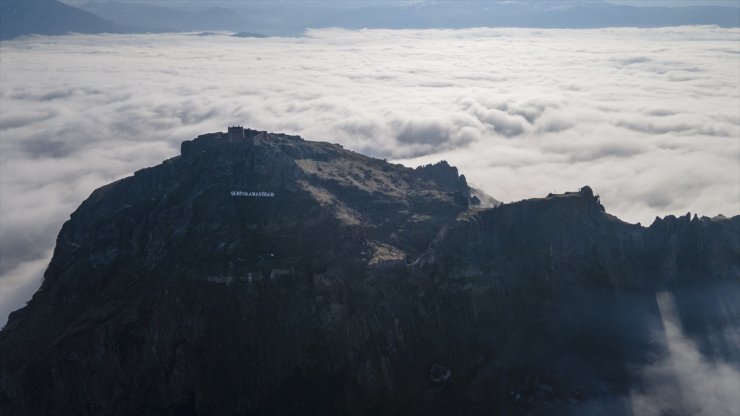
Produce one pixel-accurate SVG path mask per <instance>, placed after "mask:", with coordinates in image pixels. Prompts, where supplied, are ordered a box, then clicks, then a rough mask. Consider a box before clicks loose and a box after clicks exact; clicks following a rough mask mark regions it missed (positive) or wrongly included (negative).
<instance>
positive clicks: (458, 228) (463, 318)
mask: <svg viewBox="0 0 740 416" xmlns="http://www.w3.org/2000/svg"><path fill="white" fill-rule="evenodd" d="M476 201H477V199H476V198H474V197H472V196H471V194H470V189H469V188H468V186H467V184H466V182H465V178H464V176H459V175H458V172H457V169H456V168H454V167H451V166H449V165H448V164H447V163H446V162H441V163H439V164H436V165H430V166H425V167H421V168H417V169H409V168H406V167H403V166H400V165H393V164H389V163H386V162H384V161H381V160H377V159H372V158H368V157H365V156H362V155H359V154H356V153H354V152H351V151H347V150H344V149H342V148H341V147H340V146H338V145H333V144H328V143H318V142H308V141H304V140H302V139H300V138H298V137H293V136H285V135H277V134H268V133H265V132H257V131H252V130H247V131H246V137H245V138H243V139H233V138H232V139H229V138H228V136H226V135H222V134H219V133H216V134H210V135H204V136H200V137H198V138H197V139H195V140H192V141H189V142H184V143H183V146H182V154H181V156H178V157H175V158H172V159H170V160H167V161H165V162H164V163H163V164H161V165H159V166H156V167H153V168H148V169H144V170H141V171H138V172H136V174H135V175H134V176H132V177H129V178H125V179H122V180H120V181H117V182H115V183H112V184H110V185H107V186H105V187H103V188H100V189H98V190H96V191H95V192H94V193H93V194H92V195H91V196H90V197H89V198H88V199H87V200H86V201H85V202H84V203H83V204H82V205H81V206H80V207H79V208H78V209H77V211H75V212H74V213H73V214H72V216H71V219H70V220H69V221H68V222H67V223H66V224H65V225H64V226H63V228H62V230H61V232H60V234H59V237H58V239H57V246H56V249H55V253H54V256H53V259H52V261H51V264H50V265H49V268H48V270H47V272H46V274H45V277H44V282H43V285H42V287H41V289H40V290H39V291H38V292H37V293H36V294H35V295H34V297H33V299H32V300H31V302H29V304H28V306H26V307H25V308H23V309H21V310H19V311H17V312H15V313H13V314H12V315H11V317H10V320H9V322H8V325H7V326H6V328H5V329H4V330H3V331H2V332H0V411H2V413H3V414H8V415H14V414H29V413H31V414H33V413H36V414H270V415H272V414H306V415H313V414H317V415H318V414H490V412H492V411H493V412H502V413H508V414H518V413H522V412H526V411H533V410H534V411H538V409H550V410H552V409H553V406H555V408H558V406H559V404H563V403H567V401H568V399H569V397H570V398H571V399H572V397H571V396H572V391H574V390H575V389H578V391H579V393H578V394H579V395H583V397H589V395H590V396H595V395H597V394H605V393H604V392H606V394H615V395H618V394H620V393H621V392H624V391H625V389H627V388H629V385H630V383H631V382H632V381H633V380H632V375H631V374H630V372H629V366H630V365H633V364H634V363H639V362H642V361H644V360H645V359H646V357H647V355H648V354H649V353H650V351H652V350H651V348H652V347H651V344H650V342H651V341H650V327H649V323H648V321H649V320H648V319H647V318H646V317H647V316H648V315H649V314H650V313H651V312H655V310H656V306H655V297H654V294H655V292H656V291H659V290H672V291H674V292H675V293H677V294H680V293H687V294H690V293H692V292H691V290H693V288H694V287H696V286H705V287H707V286H713V285H723V287H725V286H728V287H731V288H736V287H737V284H738V282H739V281H740V217H734V218H731V219H714V220H711V219H707V218H702V219H698V218H693V219H692V218H689V217H688V216H687V217H681V218H675V217H667V218H665V219H662V220H656V222H655V223H654V224H653V225H651V226H650V227H649V228H643V227H640V226H638V225H630V224H626V223H623V222H621V221H620V220H618V219H617V218H615V217H613V216H610V215H609V214H606V213H605V211H604V208H603V207H602V206H601V205H600V204H599V202H598V197H595V196H594V195H593V193H592V191H591V190H590V188H588V187H585V188H583V189H582V190H580V191H578V192H573V193H566V194H563V195H551V196H548V197H546V198H542V199H533V200H526V201H521V202H517V203H513V204H506V205H502V206H499V207H496V208H491V209H479V208H476V206H475V205H474V203H475V202H476ZM725 293H731V294H732V296H734V294H735V292H732V291H730V292H725ZM625 296H626V297H629V299H630V300H629V302H628V304H629V306H627V304H626V303H625V301H624V298H625ZM686 296H688V297H684V298H686V299H689V300H691V299H693V298H692V297H691V295H686ZM679 298H680V296H679ZM685 303H686V304H690V302H688V301H687V302H685ZM634 305H638V306H637V307H635V306H634ZM679 306H680V305H679ZM628 309H629V312H630V313H626V311H628ZM597 310H598V313H594V311H597ZM686 310H687V311H688V310H690V309H686ZM703 310H706V308H705V309H703ZM709 310H710V312H707V313H704V312H702V313H703V315H702V314H700V315H701V316H700V317H701V318H702V319H703V320H702V319H698V318H697V319H694V321H692V322H698V323H696V325H694V326H693V327H692V328H693V329H694V332H695V333H696V334H697V336H698V337H701V336H702V335H703V334H704V332H703V328H705V327H706V326H707V325H708V324H707V323H706V322H709V323H711V322H712V319H714V318H715V317H716V314H713V312H711V308H709ZM625 316H629V319H626V318H625V319H623V317H625ZM691 316H692V317H696V316H698V315H696V314H694V315H691ZM705 321H706V322H705ZM702 322H704V323H702ZM602 332H606V333H602ZM545 378H547V379H549V380H553V381H550V382H548V383H549V384H548V385H549V386H550V388H551V390H552V391H550V392H549V393H547V397H545V398H542V397H539V396H536V395H535V391H534V390H533V389H534V387H533V386H535V385H538V383H539V384H542V383H541V380H542V379H545ZM537 380H540V381H539V382H538V381H537ZM512 392H520V393H521V394H520V396H521V395H522V394H523V395H525V396H526V397H527V398H529V397H532V400H529V401H528V402H527V403H526V404H523V403H522V401H521V400H520V399H518V398H516V397H512ZM517 394H519V393H517ZM537 397H539V398H537ZM579 397H581V396H579ZM545 399H546V400H545ZM579 400H580V399H579ZM540 402H541V403H540ZM561 407H562V406H561Z"/></svg>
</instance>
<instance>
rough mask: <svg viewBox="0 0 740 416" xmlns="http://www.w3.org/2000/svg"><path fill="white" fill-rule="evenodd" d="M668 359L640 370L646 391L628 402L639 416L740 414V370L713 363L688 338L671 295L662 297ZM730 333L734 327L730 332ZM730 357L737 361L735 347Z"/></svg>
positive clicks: (659, 297)
mask: <svg viewBox="0 0 740 416" xmlns="http://www.w3.org/2000/svg"><path fill="white" fill-rule="evenodd" d="M657 300H658V305H659V308H660V313H661V318H662V323H663V328H664V330H665V341H664V343H665V346H666V347H667V354H666V355H665V356H664V357H661V359H659V360H657V361H656V362H654V363H653V364H651V365H649V366H646V367H645V368H644V369H643V370H642V377H643V384H644V385H645V387H644V389H643V391H635V392H632V395H631V397H630V402H631V407H632V412H633V414H635V415H645V416H659V415H666V414H671V415H732V414H736V412H737V411H738V409H740V396H738V392H740V369H739V367H737V366H736V365H733V363H729V362H726V361H724V360H721V359H716V360H710V359H708V358H707V357H705V356H704V355H702V353H701V352H700V351H699V349H698V348H697V346H696V345H695V344H694V343H693V342H692V341H691V340H690V339H689V338H688V337H686V336H685V335H684V333H683V329H682V327H681V323H680V320H679V318H678V313H677V311H676V306H675V303H674V300H673V296H672V295H671V294H670V293H667V292H666V293H659V294H658V298H657ZM730 328H731V327H730ZM733 347H734V348H732V351H731V354H732V356H737V355H736V354H737V352H738V351H737V348H736V347H737V346H736V345H734V346H733Z"/></svg>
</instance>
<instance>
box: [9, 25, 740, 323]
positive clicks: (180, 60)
mask: <svg viewBox="0 0 740 416" xmlns="http://www.w3.org/2000/svg"><path fill="white" fill-rule="evenodd" d="M739 45H740V31H738V30H737V29H718V28H711V27H700V28H697V27H694V28H688V27H684V28H665V29H649V30H642V29H601V30H527V29H506V30H499V29H467V30H406V31H392V30H360V31H345V30H339V29H327V30H318V31H311V32H309V33H308V36H307V37H303V38H266V39H253V38H230V37H219V36H213V37H197V36H190V35H187V34H173V35H97V36H96V35H72V36H62V37H31V38H26V39H20V40H14V41H3V42H2V43H0V77H1V78H2V82H1V83H0V85H1V86H0V109H1V110H2V111H0V249H1V250H2V258H1V259H0V275H1V276H2V277H0V284H2V286H1V288H2V290H3V292H4V293H3V298H2V301H3V308H2V311H3V314H2V316H0V321H4V320H5V311H7V310H11V309H14V308H16V307H19V306H21V305H22V304H23V303H24V302H25V301H26V300H27V298H28V294H27V291H22V290H16V289H14V288H15V287H19V286H18V285H15V284H14V285H10V284H9V283H5V282H10V281H18V279H21V280H23V279H30V280H28V281H32V282H33V283H32V284H31V283H29V285H30V286H34V285H38V282H39V279H40V273H36V274H34V273H31V272H29V270H31V269H32V268H31V267H26V266H24V268H23V269H19V267H21V265H28V264H34V265H37V264H42V263H44V262H46V261H48V250H49V249H51V248H52V247H53V244H54V239H55V236H56V233H57V232H58V230H59V227H60V225H61V223H62V222H63V221H64V220H65V219H66V218H67V217H68V215H69V213H70V212H71V211H72V210H74V208H75V207H76V206H78V205H79V203H80V202H81V201H82V200H83V199H84V198H85V197H86V196H87V195H89V193H90V192H91V191H92V190H93V189H94V188H96V187H98V186H101V185H103V184H105V183H108V182H110V181H112V180H114V179H118V178H121V177H123V176H127V175H130V174H132V173H133V172H134V171H135V170H137V169H140V168H142V167H146V166H151V165H154V164H157V163H158V162H159V161H161V160H163V159H165V158H168V157H171V156H173V155H175V154H177V152H178V147H179V143H180V141H182V140H185V139H190V138H193V137H195V136H196V135H198V134H201V133H204V132H211V131H219V130H224V129H225V127H226V125H227V124H234V123H241V124H244V125H246V126H248V127H251V128H255V129H262V130H270V131H276V132H285V133H290V134H300V135H302V136H304V137H306V138H308V139H313V140H328V141H335V142H340V143H341V144H343V145H344V146H345V147H347V148H350V149H353V150H356V151H359V152H363V153H368V154H372V155H375V156H379V157H385V158H389V159H392V160H395V161H402V162H406V163H409V164H421V163H428V162H432V161H437V160H440V159H446V160H448V161H450V163H452V164H455V165H457V166H458V167H459V168H460V170H461V172H462V173H464V174H465V175H466V176H467V177H468V179H469V180H470V181H471V182H472V183H473V184H475V185H476V186H478V187H479V188H482V189H483V190H484V191H486V192H488V193H489V194H491V195H493V196H494V197H496V198H498V199H500V200H503V201H512V200H518V199H522V198H527V197H536V196H542V195H546V194H547V193H549V192H556V191H557V192H562V191H566V190H574V189H577V188H579V187H580V186H582V185H585V184H589V185H591V186H592V187H593V188H594V189H595V190H596V192H597V193H599V194H600V195H601V200H602V201H603V203H604V204H605V205H606V208H607V210H608V211H609V212H611V213H614V214H616V215H618V216H619V217H621V218H623V219H626V220H628V221H641V222H643V223H649V222H651V221H652V219H653V218H654V217H655V216H657V215H661V216H662V215H665V214H683V213H685V212H687V211H691V212H698V213H699V214H704V215H715V214H717V213H719V212H722V213H724V214H726V215H735V214H738V213H740V163H739V161H740V105H739V103H740V62H739V61H738V58H737V57H738V54H739V53H740V46H739ZM19 276H23V277H22V278H21V277H19ZM25 281H26V280H24V282H25Z"/></svg>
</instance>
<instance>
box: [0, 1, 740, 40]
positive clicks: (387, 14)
mask: <svg viewBox="0 0 740 416" xmlns="http://www.w3.org/2000/svg"><path fill="white" fill-rule="evenodd" d="M75 4H76V5H77V4H78V3H75ZM176 4H177V3H174V4H170V3H163V2H157V3H155V4H146V3H143V2H132V3H125V2H122V1H110V2H109V1H103V2H101V1H88V2H85V3H81V4H79V8H76V7H72V6H69V5H67V4H64V3H61V2H59V1H56V0H35V1H33V0H31V1H27V0H26V1H21V0H2V1H0V22H1V23H2V24H0V27H1V28H2V29H0V39H10V38H13V37H17V36H21V35H25V34H33V33H36V34H46V35H55V34H64V33H69V32H78V33H103V32H110V33H141V32H182V31H231V32H240V33H241V32H243V33H256V34H266V35H288V36H295V35H301V34H303V33H304V32H305V31H306V29H308V28H325V27H342V28H347V29H361V28H371V29H372V28H377V29H430V28H446V29H459V28H471V27H523V28H526V27H531V28H572V29H578V28H602V27H664V26H681V25H717V26H720V27H740V8H738V7H734V8H733V7H724V6H691V7H662V6H651V7H635V6H626V5H617V4H609V3H588V2H575V3H570V2H566V3H554V4H553V3H550V2H537V3H531V4H530V3H528V2H491V1H473V0H460V1H446V0H440V1H432V2H401V3H395V2H385V3H384V2H377V3H374V4H373V3H370V5H367V4H365V3H362V2H359V3H356V4H354V6H352V5H349V6H348V5H342V6H341V7H328V6H327V7H321V3H320V2H317V3H316V4H315V5H313V6H312V4H313V3H309V2H307V3H301V2H298V3H295V6H296V7H291V5H292V4H291V3H290V2H284V3H283V2H275V3H273V4H270V5H268V6H265V5H264V4H262V5H261V6H260V7H246V6H244V7H240V6H239V3H236V2H235V3H230V4H228V8H224V7H209V6H208V3H203V6H204V7H203V8H202V9H200V10H197V9H195V10H194V9H179V8H177V7H176ZM328 4H329V5H331V3H328ZM298 6H300V7H298ZM325 6H326V5H325Z"/></svg>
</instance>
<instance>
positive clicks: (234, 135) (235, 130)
mask: <svg viewBox="0 0 740 416" xmlns="http://www.w3.org/2000/svg"><path fill="white" fill-rule="evenodd" d="M228 137H229V140H239V139H243V138H244V127H242V126H233V127H232V126H229V135H228Z"/></svg>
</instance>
